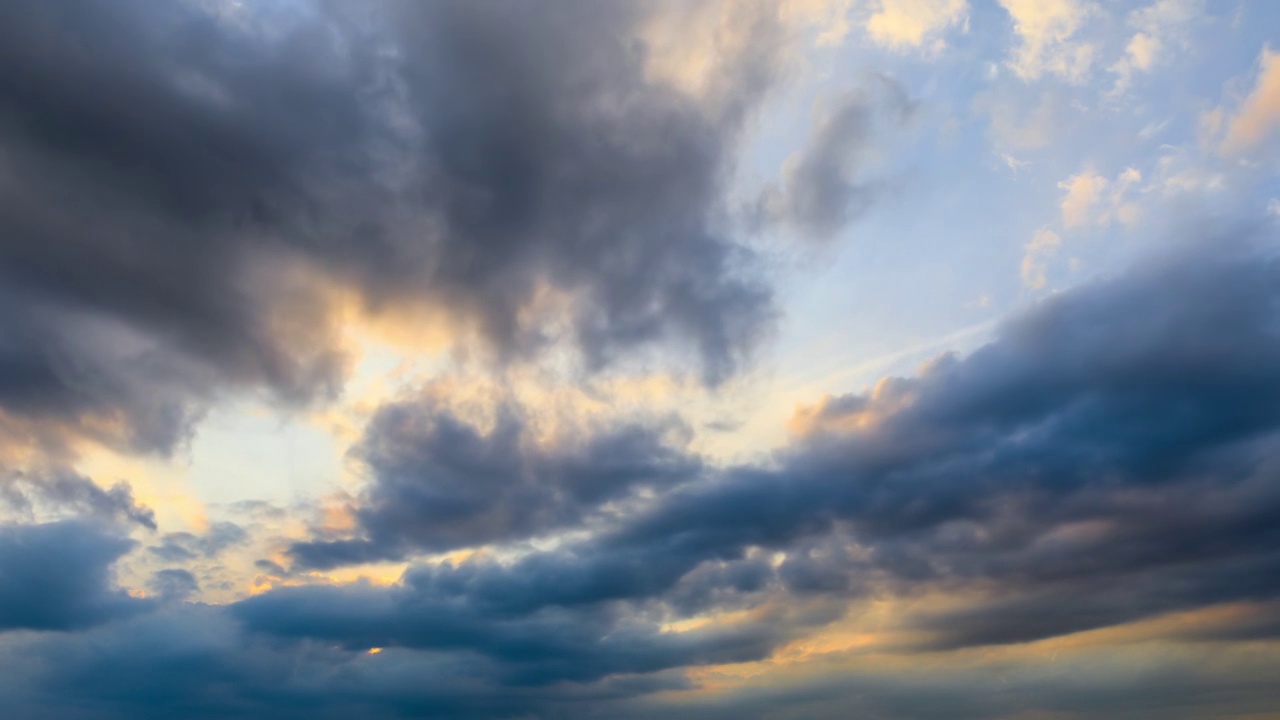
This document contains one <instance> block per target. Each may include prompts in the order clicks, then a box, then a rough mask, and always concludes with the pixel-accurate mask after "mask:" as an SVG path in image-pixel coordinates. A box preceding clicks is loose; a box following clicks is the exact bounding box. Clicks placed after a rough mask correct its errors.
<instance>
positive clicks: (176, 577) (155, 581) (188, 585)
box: [147, 568, 200, 600]
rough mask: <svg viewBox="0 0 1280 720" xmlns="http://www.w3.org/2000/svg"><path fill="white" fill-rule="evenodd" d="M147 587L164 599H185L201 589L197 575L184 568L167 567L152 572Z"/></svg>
mask: <svg viewBox="0 0 1280 720" xmlns="http://www.w3.org/2000/svg"><path fill="white" fill-rule="evenodd" d="M147 588H148V589H149V590H151V592H152V593H153V594H154V595H156V596H158V597H159V598H161V599H163V600H184V599H186V598H187V597H189V596H191V595H194V594H195V593H196V592H199V590H200V583H199V582H197V581H196V576H195V575H192V574H191V573H190V572H189V571H187V570H183V569H182V568H165V569H164V570H157V571H156V572H154V573H152V574H151V579H150V580H148V581H147Z"/></svg>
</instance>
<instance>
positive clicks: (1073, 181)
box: [1058, 168, 1142, 229]
mask: <svg viewBox="0 0 1280 720" xmlns="http://www.w3.org/2000/svg"><path fill="white" fill-rule="evenodd" d="M1140 182H1142V173H1140V172H1138V170H1137V169H1135V168H1125V169H1124V170H1123V171H1121V172H1120V174H1119V175H1117V176H1116V178H1115V180H1109V179H1107V178H1105V177H1103V176H1102V175H1099V174H1098V173H1097V172H1095V171H1093V170H1089V169H1086V170H1084V171H1083V172H1080V173H1078V174H1076V175H1072V176H1071V177H1069V178H1067V179H1066V180H1063V181H1062V182H1059V183H1058V188H1059V189H1061V190H1063V191H1064V194H1063V197H1062V204H1061V208H1062V224H1063V226H1065V227H1067V228H1068V229H1070V228H1082V227H1088V226H1097V227H1106V226H1107V225H1110V224H1111V223H1113V222H1119V223H1121V224H1123V225H1133V224H1134V223H1136V222H1137V221H1138V218H1139V214H1140V211H1139V209H1138V206H1137V204H1136V203H1135V202H1134V201H1133V199H1132V198H1131V197H1130V194H1131V191H1133V190H1135V189H1136V186H1137V185H1138V183H1140Z"/></svg>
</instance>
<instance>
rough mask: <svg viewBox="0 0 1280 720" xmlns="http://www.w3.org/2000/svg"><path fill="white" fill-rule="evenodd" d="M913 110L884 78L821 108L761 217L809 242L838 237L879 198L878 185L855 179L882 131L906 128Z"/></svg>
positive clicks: (764, 198) (763, 200) (765, 197)
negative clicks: (885, 125)
mask: <svg viewBox="0 0 1280 720" xmlns="http://www.w3.org/2000/svg"><path fill="white" fill-rule="evenodd" d="M913 109H914V103H912V102H911V101H910V100H909V99H908V98H907V94H906V91H905V90H904V89H903V88H902V87H901V86H900V85H899V84H898V83H897V81H895V80H893V79H891V78H888V77H885V76H880V77H879V78H878V82H877V83H876V85H875V86H874V87H873V88H871V89H869V90H853V91H850V92H847V93H845V94H844V95H842V96H841V97H839V98H837V99H836V100H835V101H834V102H832V103H831V105H830V106H829V107H823V108H819V110H818V118H817V120H816V121H815V123H814V127H813V130H812V134H811V137H810V139H809V143H808V145H807V146H806V147H805V148H804V149H802V150H800V151H799V152H797V153H795V154H793V155H792V156H790V157H789V158H787V161H786V164H785V165H784V167H783V184H782V186H781V187H774V186H771V187H769V188H767V189H766V190H765V191H764V192H763V193H762V195H761V197H760V199H759V208H758V209H759V212H760V215H761V216H762V217H763V218H764V219H765V220H766V221H771V222H775V223H779V224H781V225H782V226H783V227H786V228H789V229H790V230H791V231H792V232H794V233H795V234H797V235H799V236H800V237H803V238H805V239H812V240H828V239H830V238H832V237H834V236H835V235H837V234H838V233H839V232H840V231H841V230H843V229H844V228H845V226H846V225H848V223H849V222H850V221H851V220H853V219H854V218H856V217H857V216H858V215H860V214H861V213H862V212H864V211H865V210H866V209H867V208H868V207H869V206H870V205H871V203H872V202H873V201H874V199H875V197H876V194H877V187H876V185H875V183H874V182H873V181H869V180H859V179H858V177H857V176H858V175H859V174H860V173H862V172H863V171H864V170H865V166H866V165H868V164H869V160H868V157H867V156H868V155H869V154H870V153H871V152H872V150H873V143H874V138H875V137H876V135H877V129H878V126H879V125H881V124H883V123H886V122H887V123H889V124H901V123H904V122H905V121H906V120H907V119H908V118H909V117H910V116H911V113H912V112H913Z"/></svg>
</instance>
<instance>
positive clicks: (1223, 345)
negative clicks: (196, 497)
mask: <svg viewBox="0 0 1280 720" xmlns="http://www.w3.org/2000/svg"><path fill="white" fill-rule="evenodd" d="M1223 247H1225V248H1227V249H1223ZM1223 247H1220V248H1218V249H1217V252H1219V253H1220V254H1218V255H1217V256H1209V255H1206V254H1205V253H1204V252H1203V251H1202V252H1198V253H1192V254H1189V255H1184V256H1180V257H1178V258H1176V259H1171V260H1164V261H1161V262H1158V263H1155V264H1154V265H1152V266H1151V267H1148V268H1146V269H1143V270H1141V271H1138V272H1137V273H1135V274H1134V275H1133V276H1131V277H1127V278H1124V279H1122V280H1112V281H1106V282H1100V283H1097V284H1094V285H1090V286H1086V287H1084V288H1082V289H1079V290H1076V291H1072V292H1070V293H1064V294H1062V295H1060V296H1057V297H1055V298H1053V299H1051V300H1049V301H1046V302H1045V303H1044V304H1042V305H1041V306H1040V307H1038V308H1036V309H1035V310H1034V311H1033V312H1031V313H1030V314H1028V315H1025V316H1023V317H1020V318H1017V319H1015V320H1013V321H1011V322H1009V323H1008V324H1007V325H1006V326H1005V328H1004V330H1003V331H1002V332H1001V334H1000V336H999V338H998V339H997V340H996V341H995V342H993V343H991V344H990V345H987V346H985V347H983V348H981V349H980V350H978V351H976V352H975V353H974V354H972V355H971V356H969V357H967V358H964V359H956V358H954V357H950V356H946V357H943V358H941V359H939V360H938V361H936V362H934V363H933V364H932V365H931V366H929V367H928V368H927V369H926V370H925V371H924V372H922V374H921V375H919V376H918V377H915V378H897V379H888V380H885V381H884V382H882V383H881V384H880V385H879V386H877V387H876V389H875V391H874V392H872V393H870V394H866V395H850V396H842V397H837V398H829V399H828V400H826V401H825V402H824V403H823V404H821V405H819V406H817V407H815V408H813V409H811V410H810V411H807V412H806V413H804V414H803V416H802V417H800V418H798V420H797V423H796V426H797V428H798V430H799V432H801V436H800V437H799V439H797V441H796V443H795V445H794V446H793V447H792V448H790V449H788V450H786V451H785V452H783V453H782V454H781V455H779V456H778V458H777V460H776V465H775V466H773V467H734V468H726V469H722V470H712V469H707V470H704V471H703V472H702V473H701V474H700V477H699V478H698V479H696V480H694V481H690V482H686V483H684V484H682V485H680V486H677V487H676V488H674V489H672V490H670V491H667V492H665V493H662V494H660V495H659V496H658V497H657V498H656V499H655V500H654V501H653V502H652V503H651V504H649V505H648V507H647V508H645V509H643V510H640V511H638V512H635V513H632V514H630V515H628V516H626V517H624V518H620V519H619V520H617V521H615V523H614V524H613V525H612V526H611V527H608V528H604V529H601V530H598V531H596V532H594V533H592V534H591V535H590V537H588V538H586V539H582V540H576V541H572V542H569V543H566V544H564V545H562V546H561V547H560V548H557V549H554V550H548V551H535V552H532V553H531V554H527V555H524V556H523V557H521V558H519V559H516V560H514V561H509V562H508V561H500V560H495V559H489V558H483V557H479V558H473V559H470V560H465V561H461V562H459V563H457V564H454V563H446V564H444V565H441V566H425V567H421V568H418V569H413V570H410V572H409V573H408V574H407V575H406V577H405V580H404V583H403V585H402V586H398V587H395V588H393V589H391V590H382V589H375V588H363V589H361V588H319V587H304V588H293V589H287V590H278V591H273V592H270V593H267V594H265V595H262V596H259V597H256V598H253V599H250V600H247V601H245V602H243V603H241V604H239V605H237V606H235V610H234V612H235V613H236V614H237V615H238V616H239V617H242V618H244V619H245V621H246V622H247V623H248V624H249V626H250V627H253V628H256V629H258V630H260V631H263V632H268V633H272V634H280V635H285V636H290V637H309V636H313V637H321V638H326V639H330V640H335V641H339V642H343V643H346V644H348V645H350V646H352V647H359V646H365V645H370V646H372V645H377V646H396V645H400V646H405V647H412V648H423V649H428V648H430V649H436V650H451V649H456V648H460V647H469V648H471V649H473V650H479V651H480V652H482V653H484V654H486V655H488V656H489V657H491V658H493V659H495V660H497V661H500V662H503V663H508V662H510V663H515V664H516V665H517V666H519V668H520V670H519V672H518V673H517V677H526V675H525V673H534V675H533V676H534V677H542V676H539V675H538V674H537V671H534V670H531V669H529V668H527V667H524V664H525V663H529V662H533V659H534V658H540V657H542V655H541V653H544V652H545V653H546V662H547V663H550V665H548V666H544V667H542V671H544V672H551V673H552V674H551V675H548V676H545V678H546V679H547V680H551V679H566V678H569V677H572V676H571V675H563V674H561V673H564V672H568V670H565V669H562V670H556V671H554V672H553V671H552V670H551V669H550V668H558V667H561V666H560V665H558V664H557V660H556V658H555V653H554V652H551V651H549V650H546V649H545V648H544V645H543V643H551V642H552V639H551V638H566V637H574V635H573V634H572V633H567V630H566V629H565V628H567V627H569V626H571V625H572V626H574V627H577V628H578V629H579V630H581V631H583V632H589V633H593V634H594V636H593V639H592V640H591V641H590V642H589V643H588V645H589V646H591V647H594V648H596V650H597V651H598V652H605V649H606V648H607V647H609V641H608V640H607V638H611V637H615V636H616V633H618V632H620V628H628V627H631V625H630V624H631V623H635V622H641V620H640V618H646V617H651V616H653V614H654V613H658V616H659V617H671V616H672V614H674V616H675V617H695V616H698V615H700V614H702V613H706V612H711V611H716V612H726V611H729V610H738V611H741V610H745V609H752V608H754V609H755V611H757V612H758V613H759V615H757V616H755V620H756V621H757V622H759V623H761V626H760V627H759V628H758V629H759V630H763V627H766V626H767V627H768V628H771V629H772V631H773V632H775V633H777V632H783V633H784V634H790V633H796V632H800V629H801V628H803V627H805V626H806V625H807V624H809V623H815V622H817V623H823V622H828V621H830V620H833V619H834V618H835V617H838V616H839V614H840V612H841V611H840V610H839V609H838V608H839V607H840V606H841V604H842V603H847V602H851V601H853V600H854V599H856V598H858V597H866V596H869V595H870V594H880V593H891V594H898V593H911V592H916V591H919V590H921V589H924V588H936V589H943V588H946V589H949V590H950V591H951V592H953V593H956V594H957V597H970V596H972V597H975V598H976V599H974V600H973V601H972V604H969V605H966V606H965V607H961V608H953V609H950V610H946V611H938V612H930V613H923V614H919V615H915V616H912V617H909V618H906V619H904V621H903V622H904V623H905V627H907V628H909V629H912V630H913V631H916V632H919V633H923V636H922V638H923V639H921V640H919V641H918V643H917V645H918V646H922V647H936V648H953V647H964V646H971V645H985V644H1003V643H1013V642H1024V641H1029V640H1035V639H1040V638H1047V637H1052V636H1055V635H1060V634H1064V633H1072V632H1078V631H1081V630H1087V629H1091V628H1097V627H1104V626H1108V625H1113V624H1116V623H1124V622H1128V621H1133V620H1137V619H1140V618H1144V617H1149V616H1152V615H1156V614H1160V613H1165V612H1169V611H1175V610H1187V609H1195V608H1200V607H1204V606H1209V605H1215V604H1219V603H1225V602H1270V601H1274V600H1275V599H1276V597H1277V594H1278V593H1280V584H1277V583H1276V582H1274V581H1273V580H1272V578H1275V577H1280V574H1277V570H1280V535H1277V534H1276V532H1275V531H1274V528H1276V527H1277V526H1278V525H1277V520H1280V494H1278V493H1277V492H1276V488H1275V483H1274V482H1273V478H1274V472H1275V469H1276V466H1275V460H1274V458H1275V450H1276V443H1277V442H1280V437H1278V436H1277V430H1280V410H1278V409H1277V408H1280V325H1277V323H1276V321H1275V318H1276V309H1277V307H1278V306H1280V262H1278V261H1277V260H1276V259H1275V258H1274V257H1271V256H1269V255H1268V256H1263V257H1258V256H1257V255H1256V254H1254V253H1252V252H1245V251H1243V250H1240V249H1239V248H1238V247H1237V246H1234V245H1232V244H1227V245H1226V246H1223ZM1223 288H1230V291H1228V292H1224V291H1223ZM455 445H459V446H463V447H465V446H466V443H455ZM427 447H431V446H430V445H429V444H428V445H427ZM407 507H413V506H412V505H409V506H407ZM427 507H429V505H427V506H424V510H425V509H426V508H427ZM368 517H369V519H370V521H376V519H377V515H370V516H368ZM395 524H403V523H402V521H401V520H400V519H398V518H397V519H396V521H395ZM424 524H426V523H424ZM427 525H429V524H427ZM507 527H508V528H510V529H511V530H512V531H513V532H514V533H517V534H518V532H519V531H523V532H524V533H525V534H528V533H529V529H528V528H522V527H521V526H520V525H519V524H518V523H509V524H508V525H507ZM774 553H783V559H782V561H781V562H778V561H777V559H776V558H775V556H774ZM779 594H781V595H782V596H786V597H790V598H793V599H797V598H806V597H808V598H815V599H818V600H822V601H824V602H831V601H834V602H835V605H829V604H827V605H823V604H822V603H820V605H819V606H817V607H816V608H815V609H811V610H810V611H809V612H806V613H800V614H799V615H798V616H794V617H788V618H785V620H784V619H783V618H779V617H776V616H773V615H770V613H769V611H768V608H771V607H774V606H773V605H771V599H776V598H778V597H779V596H780V595H779ZM1068 598H1070V600H1069V601H1068V600H1067V599H1068ZM793 601H794V600H793ZM619 603H622V605H621V607H622V608H626V607H629V608H631V610H630V611H629V612H623V611H621V610H620V606H619V605H618V604H619ZM822 607H825V610H823V609H821V608H822ZM409 608H413V609H414V610H412V611H411V610H409ZM457 613H462V614H461V615H459V614H457ZM566 613H568V614H569V615H568V617H575V618H577V620H576V621H568V620H565V618H566V615H565V614H566ZM619 613H621V614H619ZM831 613H834V614H831ZM602 617H604V618H608V619H607V621H604V624H603V625H596V624H592V623H595V622H599V621H600V618H602ZM428 618H431V620H428ZM588 619H590V622H589V621H588ZM562 621H564V622H566V623H567V624H566V625H565V626H564V627H561V626H560V625H559V623H560V622H562ZM574 622H576V623H577V624H576V625H575V624H574ZM649 622H653V621H649ZM422 623H428V624H427V625H423V624H422ZM491 623H492V624H491ZM548 623H550V625H548ZM752 626H756V623H755V622H749V623H747V625H746V627H752ZM497 627H501V628H504V629H505V630H507V631H508V632H504V633H503V634H502V636H501V637H502V638H503V642H504V643H505V642H511V641H513V638H521V639H522V642H521V643H519V644H518V646H519V647H520V648H521V649H522V650H521V652H520V653H517V654H511V653H515V651H513V650H509V649H505V645H504V644H503V643H497V641H496V640H491V639H485V638H487V637H488V636H487V635H485V633H486V632H488V631H493V630H494V629H495V628H497ZM735 627H737V628H739V629H742V628H743V627H744V626H743V625H741V624H739V625H737V626H735ZM467 628H470V629H467ZM531 628H539V629H541V630H545V631H546V632H547V635H546V636H545V637H543V636H542V635H538V636H537V637H538V639H536V640H535V639H534V638H533V637H531V636H529V635H527V633H529V632H533V630H532V629H531ZM654 631H655V630H654V629H653V628H652V627H650V628H649V630H648V632H654ZM631 632H635V630H627V633H628V634H627V635H626V636H627V637H633V636H632V635H630V634H629V633H631ZM458 633H461V634H462V636H463V638H465V639H463V638H460V637H459V635H458ZM639 637H644V636H643V635H642V636H639ZM694 637H701V636H700V635H695V636H694ZM768 637H769V638H772V639H771V640H770V641H769V642H765V644H763V645H754V646H753V647H755V650H754V651H753V652H755V653H765V652H767V651H768V649H769V648H770V647H772V645H771V644H770V643H771V642H772V643H776V642H778V641H779V640H780V639H781V638H780V637H779V636H777V635H769V636H768ZM635 642H636V643H639V644H638V645H637V647H646V645H645V644H644V643H647V642H649V641H648V640H640V639H636V640H635ZM664 642H666V640H664ZM672 642H674V641H672ZM761 642H763V641H761ZM495 643H496V644H495ZM695 647H696V645H695V646H690V647H689V648H688V652H689V655H688V662H689V663H690V664H697V663H699V662H703V661H704V660H702V659H700V658H702V657H703V656H702V655H700V652H701V651H700V650H697V649H695ZM540 648H541V649H540ZM525 652H527V653H530V654H528V655H526V654H523V653H525ZM566 652H569V651H568V650H566ZM646 652H648V651H646ZM748 654H749V655H750V653H748ZM569 656H571V657H575V658H577V659H578V660H585V659H586V658H585V657H580V656H577V655H574V654H573V653H572V652H569ZM592 662H595V663H599V664H600V666H601V667H605V668H608V667H615V666H613V665H611V664H610V662H611V661H609V660H608V659H606V658H605V657H595V658H594V659H593V660H592ZM636 662H640V661H638V660H637V661H636ZM673 662H674V661H673ZM581 664H582V663H579V662H576V661H575V662H573V663H570V664H569V666H568V667H572V668H579V667H581ZM587 664H588V665H589V664H591V663H587ZM643 666H644V664H643V662H640V664H639V665H627V666H625V669H624V668H623V667H616V669H615V671H616V672H639V671H640V670H639V669H638V668H641V667H643ZM666 666H667V665H665V664H658V665H654V666H653V667H652V668H651V669H658V668H659V667H666ZM512 672H516V671H515V670H512ZM579 672H582V671H581V670H579ZM578 679H582V678H581V677H580V678H578Z"/></svg>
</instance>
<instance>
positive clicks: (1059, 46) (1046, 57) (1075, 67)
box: [1000, 0, 1096, 83]
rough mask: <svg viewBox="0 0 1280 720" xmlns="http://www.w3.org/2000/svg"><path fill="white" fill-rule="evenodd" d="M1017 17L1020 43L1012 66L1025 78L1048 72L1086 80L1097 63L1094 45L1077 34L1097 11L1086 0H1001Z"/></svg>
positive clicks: (1069, 78) (1017, 33)
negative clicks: (1083, 40)
mask: <svg viewBox="0 0 1280 720" xmlns="http://www.w3.org/2000/svg"><path fill="white" fill-rule="evenodd" d="M1000 4H1001V5H1002V6H1003V7H1004V9H1005V10H1006V11H1007V12H1008V13H1009V16H1010V17H1012V18H1013V31H1014V33H1015V34H1016V35H1017V36H1018V45H1017V46H1016V47H1015V48H1014V49H1013V53H1012V57H1010V59H1009V63H1008V64H1009V67H1010V68H1012V69H1013V72H1014V73H1015V74H1016V75H1017V76H1018V77H1020V78H1022V79H1023V80H1035V79H1036V78H1039V77H1041V76H1042V75H1045V74H1052V75H1058V76H1060V77H1062V78H1064V79H1066V80H1068V81H1069V82H1073V83H1078V82H1083V81H1084V78H1085V76H1086V75H1087V74H1088V72H1089V67H1090V66H1091V65H1092V64H1093V52H1094V48H1093V45H1092V44H1090V43H1086V42H1080V41H1078V40H1077V39H1076V38H1075V36H1076V33H1077V32H1078V31H1079V30H1080V28H1081V27H1082V26H1083V25H1084V21H1085V20H1086V19H1087V18H1088V17H1089V16H1090V15H1091V14H1093V13H1094V12H1095V11H1096V7H1095V6H1094V5H1093V4H1092V3H1087V2H1083V0H1000Z"/></svg>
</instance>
